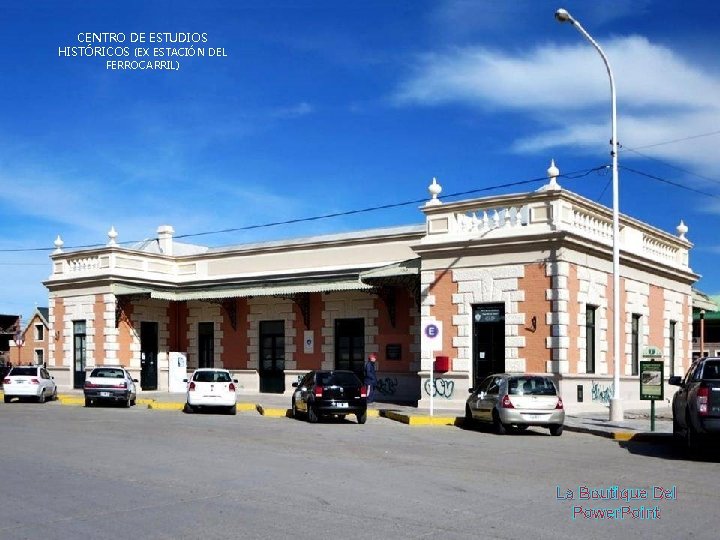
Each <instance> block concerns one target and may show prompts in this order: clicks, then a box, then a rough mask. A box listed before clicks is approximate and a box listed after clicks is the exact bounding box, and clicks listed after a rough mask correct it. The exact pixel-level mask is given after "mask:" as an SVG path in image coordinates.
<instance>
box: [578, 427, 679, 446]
mask: <svg viewBox="0 0 720 540" xmlns="http://www.w3.org/2000/svg"><path fill="white" fill-rule="evenodd" d="M564 430H565V431H572V432H574V433H585V434H588V435H596V436H599V437H604V438H606V439H611V440H613V441H618V442H666V441H667V440H669V439H672V436H673V435H672V433H658V432H652V431H650V432H648V431H643V432H635V431H603V430H600V429H593V428H586V427H580V426H569V425H567V424H565V427H564Z"/></svg>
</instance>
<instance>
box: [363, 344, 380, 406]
mask: <svg viewBox="0 0 720 540" xmlns="http://www.w3.org/2000/svg"><path fill="white" fill-rule="evenodd" d="M376 360H377V355H376V354H375V353H370V354H368V358H367V361H366V362H365V380H364V381H363V382H364V383H365V386H366V387H367V402H368V403H373V402H374V401H375V385H376V384H377V374H376V373H375V361H376Z"/></svg>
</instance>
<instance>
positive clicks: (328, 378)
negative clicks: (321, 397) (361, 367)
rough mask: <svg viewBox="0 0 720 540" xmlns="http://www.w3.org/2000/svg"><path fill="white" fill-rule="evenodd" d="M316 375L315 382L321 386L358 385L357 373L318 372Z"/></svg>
mask: <svg viewBox="0 0 720 540" xmlns="http://www.w3.org/2000/svg"><path fill="white" fill-rule="evenodd" d="M317 377H318V378H317V382H318V384H319V385H321V386H343V387H345V386H360V379H358V378H357V375H355V374H354V373H351V372H348V371H334V372H333V371H329V372H327V373H318V375H317Z"/></svg>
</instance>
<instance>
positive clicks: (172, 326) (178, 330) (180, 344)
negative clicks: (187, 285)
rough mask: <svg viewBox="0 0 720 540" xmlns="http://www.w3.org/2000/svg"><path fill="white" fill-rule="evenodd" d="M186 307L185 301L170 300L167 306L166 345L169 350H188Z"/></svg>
mask: <svg viewBox="0 0 720 540" xmlns="http://www.w3.org/2000/svg"><path fill="white" fill-rule="evenodd" d="M187 317H188V307H187V303H186V302H170V303H169V304H168V307H167V320H168V328H167V330H168V346H169V347H170V350H171V351H174V352H184V353H186V352H187V350H188V322H187Z"/></svg>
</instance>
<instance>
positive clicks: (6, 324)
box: [0, 315, 20, 363]
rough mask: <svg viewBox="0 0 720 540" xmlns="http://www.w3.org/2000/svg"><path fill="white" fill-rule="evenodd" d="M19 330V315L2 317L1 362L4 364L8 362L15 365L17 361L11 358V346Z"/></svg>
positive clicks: (0, 335)
mask: <svg viewBox="0 0 720 540" xmlns="http://www.w3.org/2000/svg"><path fill="white" fill-rule="evenodd" d="M19 329H20V316H19V315H0V360H1V361H2V362H3V363H5V362H7V361H8V360H10V361H11V362H13V363H15V359H14V358H10V344H11V343H12V342H13V340H14V339H15V334H16V333H17V332H18V330H19Z"/></svg>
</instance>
